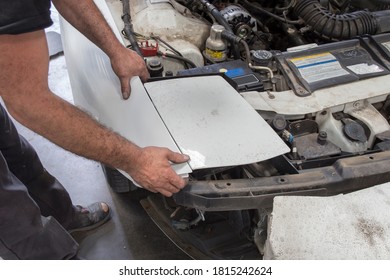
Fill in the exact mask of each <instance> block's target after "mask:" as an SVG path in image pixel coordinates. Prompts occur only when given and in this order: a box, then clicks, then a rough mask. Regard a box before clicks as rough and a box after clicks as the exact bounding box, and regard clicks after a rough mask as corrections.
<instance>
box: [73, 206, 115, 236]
mask: <svg viewBox="0 0 390 280" xmlns="http://www.w3.org/2000/svg"><path fill="white" fill-rule="evenodd" d="M110 217H111V210H110V207H109V206H108V205H107V204H106V203H104V202H95V203H93V204H91V205H89V206H88V207H83V206H80V205H76V206H75V215H74V218H73V220H72V222H71V223H70V224H69V226H68V228H67V230H68V232H69V233H73V232H79V231H87V230H91V229H95V228H97V227H99V226H101V225H102V224H104V223H105V222H107V221H108V220H109V219H110Z"/></svg>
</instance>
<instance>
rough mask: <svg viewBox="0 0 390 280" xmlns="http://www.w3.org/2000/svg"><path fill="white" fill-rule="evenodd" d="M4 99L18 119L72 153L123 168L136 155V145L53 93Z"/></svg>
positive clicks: (125, 168) (128, 168)
mask: <svg viewBox="0 0 390 280" xmlns="http://www.w3.org/2000/svg"><path fill="white" fill-rule="evenodd" d="M5 102H6V105H7V108H8V110H9V111H10V113H11V114H12V115H13V116H14V117H15V118H16V119H17V120H18V121H19V122H21V123H22V124H24V125H25V126H27V127H28V128H30V129H31V130H33V131H35V132H37V133H38V134H41V135H42V136H44V137H45V138H48V139H50V140H51V141H52V142H54V143H55V144H57V145H59V146H61V147H63V148H64V149H66V150H69V151H72V152H73V153H76V154H78V155H81V156H83V157H86V158H89V159H93V160H96V161H100V162H103V163H105V164H108V165H111V166H115V167H117V168H120V169H123V170H126V171H127V172H129V170H130V169H131V166H132V165H135V164H134V163H133V160H134V159H137V158H138V157H139V153H140V150H141V149H140V148H139V147H137V146H136V145H134V144H132V143H130V142H129V141H128V140H126V139H124V138H123V137H121V136H120V135H117V134H116V133H113V132H112V131H110V130H109V129H107V128H105V127H103V126H102V125H100V124H99V123H97V122H96V121H94V120H93V119H92V118H91V117H89V116H88V115H87V114H86V113H84V112H82V111H81V110H79V109H78V108H76V107H74V106H71V105H70V104H69V103H67V102H66V101H63V100H62V99H60V98H58V97H57V96H55V95H45V96H43V95H42V96H41V95H39V96H35V97H34V98H31V100H23V101H22V100H20V101H19V100H14V99H12V100H10V99H8V98H7V97H5ZM42 112H44V113H42Z"/></svg>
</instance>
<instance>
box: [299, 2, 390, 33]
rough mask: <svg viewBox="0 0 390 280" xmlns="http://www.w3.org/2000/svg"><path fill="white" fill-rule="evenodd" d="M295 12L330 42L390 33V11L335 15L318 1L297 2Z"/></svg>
mask: <svg viewBox="0 0 390 280" xmlns="http://www.w3.org/2000/svg"><path fill="white" fill-rule="evenodd" d="M294 12H295V14H296V15H297V16H299V17H300V18H301V19H302V20H303V21H304V22H305V23H306V24H307V25H308V26H310V27H312V28H313V31H314V32H316V33H317V34H319V35H320V36H322V37H323V38H326V39H330V40H345V39H351V38H353V37H355V36H361V35H365V34H370V35H374V34H379V33H385V32H389V31H390V10H385V11H377V12H369V11H356V12H351V13H345V14H334V13H332V12H330V11H329V10H327V9H326V8H324V7H323V6H321V4H320V3H319V2H318V1H316V0H296V1H295V4H294Z"/></svg>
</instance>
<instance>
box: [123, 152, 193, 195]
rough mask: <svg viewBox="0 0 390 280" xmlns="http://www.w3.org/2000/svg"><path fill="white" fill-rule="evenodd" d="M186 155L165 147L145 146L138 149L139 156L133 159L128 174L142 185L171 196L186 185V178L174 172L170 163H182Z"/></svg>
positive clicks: (186, 158) (152, 190)
mask: <svg viewBox="0 0 390 280" xmlns="http://www.w3.org/2000/svg"><path fill="white" fill-rule="evenodd" d="M188 160H189V157H188V156H187V155H182V154H179V153H175V152H172V151H171V150H169V149H167V148H158V147H146V148H143V149H141V150H140V154H139V157H138V158H137V159H136V160H133V161H132V162H133V164H134V163H135V165H133V166H131V170H130V171H129V174H130V176H131V177H132V178H133V179H134V180H135V181H136V182H137V183H138V184H140V185H141V186H142V187H144V188H145V189H147V190H149V191H151V192H159V193H161V194H163V195H165V196H168V197H169V196H172V195H173V194H174V193H177V192H179V191H180V190H181V189H182V188H184V186H185V185H186V183H187V182H186V180H184V179H183V178H182V177H180V176H179V175H177V174H176V172H175V171H174V170H173V169H172V167H171V163H184V162H186V161H188Z"/></svg>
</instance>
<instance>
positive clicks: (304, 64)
mask: <svg viewBox="0 0 390 280" xmlns="http://www.w3.org/2000/svg"><path fill="white" fill-rule="evenodd" d="M290 61H291V62H292V63H293V64H294V65H295V67H296V68H297V69H298V71H299V73H300V74H301V76H302V78H303V79H305V80H306V81H307V82H308V83H309V84H310V83H315V82H319V81H323V80H328V79H332V78H335V77H340V76H345V75H350V74H349V73H348V71H347V70H345V69H343V68H342V67H341V64H340V63H339V62H338V60H337V59H336V57H335V56H334V55H332V54H331V53H329V52H326V53H321V54H316V55H308V56H302V57H297V58H292V59H290Z"/></svg>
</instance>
